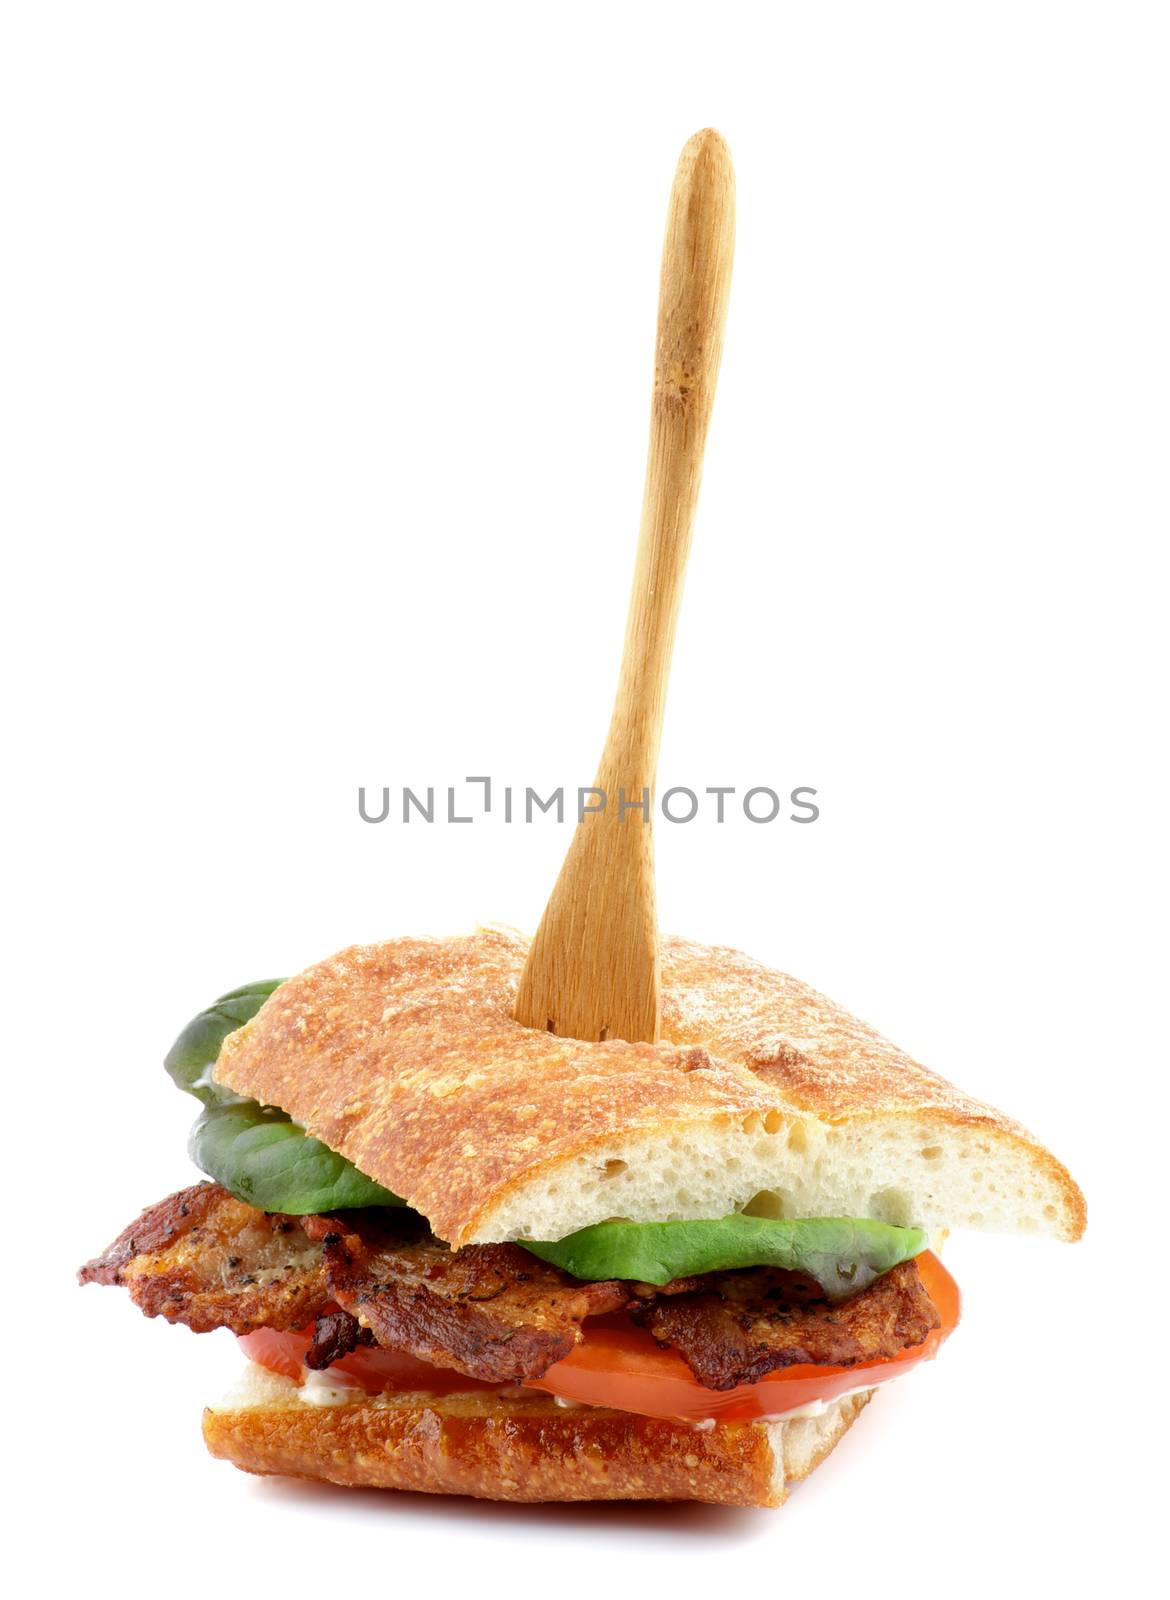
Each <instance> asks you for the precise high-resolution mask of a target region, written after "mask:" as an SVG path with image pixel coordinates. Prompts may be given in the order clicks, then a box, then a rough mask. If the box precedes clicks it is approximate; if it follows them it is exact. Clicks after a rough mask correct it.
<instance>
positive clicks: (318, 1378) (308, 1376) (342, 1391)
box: [297, 1368, 365, 1406]
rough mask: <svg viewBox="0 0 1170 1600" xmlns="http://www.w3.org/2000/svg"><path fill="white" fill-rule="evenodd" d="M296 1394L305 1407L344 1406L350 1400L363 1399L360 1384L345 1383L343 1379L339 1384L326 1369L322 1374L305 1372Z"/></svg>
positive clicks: (363, 1393) (335, 1376) (336, 1377)
mask: <svg viewBox="0 0 1170 1600" xmlns="http://www.w3.org/2000/svg"><path fill="white" fill-rule="evenodd" d="M297 1392H298V1394H299V1395H300V1398H301V1399H302V1400H303V1401H304V1403H305V1405H307V1406H344V1405H348V1404H349V1402H350V1401H351V1400H360V1399H364V1398H365V1391H364V1390H363V1389H362V1388H361V1386H360V1384H356V1383H347V1382H345V1380H344V1379H342V1380H341V1381H340V1382H339V1381H338V1376H337V1374H334V1375H333V1376H332V1377H331V1376H330V1374H329V1370H328V1368H326V1370H325V1371H324V1372H306V1373H305V1381H304V1382H303V1383H302V1384H301V1387H300V1389H299V1390H298V1391H297Z"/></svg>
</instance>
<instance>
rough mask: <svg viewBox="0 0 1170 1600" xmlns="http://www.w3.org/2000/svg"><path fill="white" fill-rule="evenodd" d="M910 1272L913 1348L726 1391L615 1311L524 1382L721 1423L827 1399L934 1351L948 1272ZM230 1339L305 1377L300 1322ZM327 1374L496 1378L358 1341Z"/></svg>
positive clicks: (950, 1315)
mask: <svg viewBox="0 0 1170 1600" xmlns="http://www.w3.org/2000/svg"><path fill="white" fill-rule="evenodd" d="M918 1270H919V1272H920V1273H921V1275H922V1281H923V1283H924V1284H925V1285H926V1289H927V1292H928V1294H929V1295H930V1298H931V1299H932V1300H933V1301H934V1303H935V1305H936V1306H937V1307H938V1311H939V1315H940V1316H941V1318H942V1326H941V1327H938V1328H936V1329H935V1330H934V1331H933V1332H932V1333H930V1334H929V1335H928V1336H927V1337H926V1339H925V1340H924V1341H923V1342H922V1343H921V1344H919V1345H914V1346H913V1347H911V1348H910V1349H908V1350H903V1351H901V1352H900V1354H898V1355H897V1356H894V1357H893V1358H892V1359H891V1360H888V1361H866V1362H862V1363H859V1364H858V1365H857V1366H853V1367H815V1366H799V1367H786V1368H785V1369H784V1370H783V1371H780V1372H776V1373H772V1374H771V1375H770V1376H768V1377H766V1378H761V1380H760V1381H759V1383H746V1384H740V1385H739V1386H738V1387H737V1388H734V1389H725V1390H716V1389H705V1388H704V1387H703V1385H702V1384H701V1383H698V1382H697V1381H696V1379H695V1376H694V1374H693V1373H692V1371H691V1369H690V1367H688V1366H687V1364H686V1362H685V1361H684V1360H683V1358H682V1357H681V1356H680V1355H679V1354H678V1353H677V1352H676V1351H674V1350H664V1349H662V1348H661V1347H660V1346H659V1345H657V1344H656V1343H655V1342H654V1340H653V1339H652V1338H651V1337H650V1335H649V1334H648V1333H646V1332H645V1331H644V1330H643V1329H641V1328H635V1327H634V1326H633V1324H632V1323H630V1322H628V1321H627V1320H626V1319H625V1318H624V1317H623V1316H622V1315H621V1314H620V1313H619V1314H618V1315H617V1316H614V1317H607V1318H604V1319H601V1318H599V1319H598V1320H597V1321H596V1322H590V1323H586V1325H585V1330H584V1332H585V1337H584V1338H583V1339H582V1341H581V1343H580V1344H579V1345H577V1347H576V1348H575V1349H574V1350H573V1351H571V1352H570V1354H569V1355H567V1356H566V1357H565V1358H564V1360H563V1361H558V1362H556V1363H555V1364H554V1365H553V1366H551V1367H550V1368H549V1369H548V1371H547V1372H546V1373H545V1374H544V1376H543V1377H542V1378H533V1379H531V1380H530V1382H529V1383H528V1384H527V1385H526V1387H527V1388H530V1389H543V1390H544V1391H545V1392H546V1393H548V1394H553V1395H560V1396H561V1397H562V1399H565V1400H575V1401H577V1402H578V1403H580V1404H582V1405H590V1406H609V1407H611V1408H612V1409H613V1410H615V1411H633V1412H636V1413H637V1414H639V1415H640V1416H645V1417H671V1418H679V1417H681V1418H683V1419H684V1420H687V1421H693V1422H700V1421H706V1420H707V1419H708V1418H710V1417H716V1418H718V1419H719V1420H720V1421H723V1422H734V1421H738V1420H745V1419H746V1420H751V1419H753V1418H758V1417H776V1416H782V1415H783V1414H784V1413H785V1412H786V1411H792V1410H795V1409H796V1408H798V1407H800V1406H805V1405H809V1404H810V1403H811V1402H813V1401H817V1400H832V1399H834V1398H835V1397H836V1396H837V1395H841V1394H844V1393H846V1391H848V1390H850V1389H869V1388H872V1387H874V1386H876V1385H877V1384H879V1383H887V1382H888V1381H889V1380H890V1379H891V1378H896V1377H899V1376H900V1375H901V1374H902V1373H903V1372H908V1371H909V1369H910V1368H911V1367H914V1366H917V1364H918V1363H919V1362H920V1361H926V1360H928V1359H929V1358H930V1357H931V1356H933V1355H935V1354H936V1352H937V1350H938V1347H939V1345H940V1344H941V1343H942V1342H943V1340H944V1339H945V1338H947V1336H948V1335H949V1334H950V1333H952V1332H953V1331H954V1328H955V1326H956V1324H957V1323H958V1320H959V1311H960V1300H959V1288H958V1285H957V1284H956V1283H955V1280H954V1279H953V1278H952V1277H951V1275H950V1273H949V1272H948V1271H947V1270H946V1268H945V1267H944V1266H943V1264H942V1262H941V1261H939V1259H938V1257H937V1256H934V1255H932V1254H931V1253H930V1252H929V1251H927V1252H926V1253H925V1254H923V1255H920V1256H919V1257H918ZM239 1342H240V1345H241V1346H242V1348H243V1349H244V1351H245V1352H246V1353H247V1355H248V1356H249V1357H250V1358H251V1359H252V1360H253V1361H257V1362H259V1363H260V1365H261V1366H264V1367H268V1368H269V1369H270V1370H271V1371H273V1372H279V1373H281V1374H282V1375H283V1376H284V1377H286V1378H292V1379H293V1381H294V1382H297V1383H299V1382H301V1380H302V1379H303V1378H304V1375H305V1365H304V1360H305V1352H306V1351H307V1350H308V1348H309V1343H310V1334H309V1332H308V1331H306V1330H303V1329H297V1330H296V1331H294V1332H288V1333H276V1332H274V1331H273V1330H272V1329H271V1328H258V1329H257V1330H256V1332H255V1333H245V1334H242V1335H240V1339H239ZM327 1371H328V1373H329V1374H330V1376H331V1377H333V1379H334V1381H336V1382H339V1383H340V1384H344V1383H347V1382H348V1383H352V1384H354V1385H355V1387H356V1388H358V1389H359V1390H362V1391H364V1392H365V1393H367V1394H381V1393H383V1392H384V1391H385V1390H395V1391H399V1392H403V1391H420V1390H421V1391H424V1392H428V1393H430V1394H452V1393H463V1392H466V1391H467V1390H469V1389H499V1388H500V1385H499V1384H492V1383H482V1382H480V1381H479V1380H478V1379H476V1378H466V1377H464V1376H463V1374H462V1373H460V1372H453V1371H452V1370H451V1369H450V1368H447V1367H434V1366H431V1364H430V1363H429V1362H427V1361H418V1360H416V1359H415V1357H414V1356H410V1355H407V1354H405V1352H403V1351H400V1350H383V1349H382V1348H381V1347H380V1346H378V1345H360V1346H359V1347H358V1348H357V1349H356V1350H354V1351H351V1352H350V1354H349V1355H347V1356H343V1357H342V1358H341V1360H340V1361H335V1362H334V1363H333V1365H332V1366H331V1367H329V1368H328V1369H327Z"/></svg>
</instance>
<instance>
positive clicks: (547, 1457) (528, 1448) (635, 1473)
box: [203, 1384, 872, 1506]
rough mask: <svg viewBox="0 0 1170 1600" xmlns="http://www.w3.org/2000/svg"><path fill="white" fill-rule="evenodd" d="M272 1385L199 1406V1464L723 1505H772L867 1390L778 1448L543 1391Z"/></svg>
mask: <svg viewBox="0 0 1170 1600" xmlns="http://www.w3.org/2000/svg"><path fill="white" fill-rule="evenodd" d="M272 1388H273V1390H274V1391H275V1392H274V1393H273V1394H272V1395H270V1396H269V1397H267V1398H266V1399H265V1400H264V1402H263V1403H262V1404H253V1405H243V1406H235V1407H233V1406H230V1405H226V1406H223V1407H216V1408H212V1409H208V1410H207V1411H205V1412H204V1414H203V1436H204V1439H205V1440H206V1442H207V1448H208V1449H209V1450H210V1451H211V1454H212V1455H213V1456H217V1457H219V1458H220V1459H221V1460H225V1461H231V1462H233V1463H234V1465H236V1466H237V1467H241V1468H242V1469H243V1470H244V1471H245V1472H255V1473H260V1474H281V1475H284V1476H289V1477H298V1478H312V1479H317V1480H320V1481H324V1482H327V1483H337V1484H343V1485H345V1486H346V1487H349V1488H367V1489H408V1490H415V1491H418V1492H421V1493H424V1494H461V1495H470V1496H472V1497H474V1498H476V1499H480V1500H511V1501H525V1502H541V1501H568V1500H696V1501H703V1502H706V1503H707V1504H709V1505H723V1506H776V1505H780V1504H781V1503H782V1502H783V1500H784V1499H785V1495H786V1488H787V1485H788V1484H789V1483H791V1482H792V1481H794V1480H795V1479H797V1478H801V1477H804V1476H806V1474H807V1473H809V1472H811V1471H812V1469H813V1468H814V1467H815V1466H817V1465H818V1463H819V1462H820V1461H821V1460H823V1459H824V1457H825V1456H826V1455H828V1453H829V1451H830V1450H831V1449H832V1448H833V1446H834V1445H835V1444H836V1443H837V1441H838V1439H839V1438H841V1436H842V1435H843V1434H844V1433H845V1432H846V1431H847V1430H848V1428H849V1427H850V1425H851V1424H852V1422H853V1420H854V1418H855V1417H856V1416H857V1415H858V1413H859V1412H860V1411H861V1409H862V1408H863V1406H864V1405H865V1404H866V1402H867V1401H868V1399H869V1397H870V1393H872V1391H868V1392H866V1393H862V1394H857V1395H851V1396H848V1397H846V1398H845V1399H844V1400H842V1401H840V1402H838V1407H837V1409H836V1410H835V1411H834V1412H832V1413H829V1414H827V1415H826V1416H825V1418H823V1419H818V1421H820V1422H821V1423H822V1424H823V1425H822V1426H821V1427H820V1428H819V1429H818V1432H817V1436H816V1438H815V1440H814V1445H813V1448H812V1449H807V1448H801V1449H799V1450H793V1451H792V1452H787V1451H785V1450H784V1436H783V1432H782V1430H780V1429H778V1428H776V1427H775V1426H773V1425H768V1424H762V1423H750V1422H737V1423H716V1424H715V1426H714V1427H711V1428H701V1427H695V1426H693V1425H692V1424H690V1423H686V1422H668V1421H663V1420H661V1419H657V1418H652V1417H638V1416H633V1415H631V1414H630V1413H628V1412H621V1411H606V1410H602V1409H600V1408H595V1407H591V1406H584V1407H580V1408H570V1409H564V1408H562V1407H560V1406H558V1405H557V1404H556V1403H555V1401H554V1400H553V1399H552V1397H551V1396H549V1395H538V1394H521V1395H519V1396H516V1397H507V1398H505V1397H503V1396H496V1395H492V1394H482V1393H481V1394H463V1395H461V1394H455V1395H443V1396H434V1395H419V1394H406V1395H396V1396H393V1397H382V1398H381V1399H379V1400H378V1401H377V1402H376V1403H374V1402H368V1403H356V1404H355V1403H351V1404H344V1405H339V1406H323V1407H314V1406H307V1405H304V1404H303V1403H302V1402H301V1401H300V1400H299V1399H298V1398H297V1392H296V1389H295V1388H294V1386H293V1385H292V1384H287V1385H285V1386H283V1388H277V1386H276V1385H273V1386H272ZM777 1451H780V1453H781V1460H780V1461H779V1462H778V1461H777V1455H776V1452H777ZM785 1457H787V1460H786V1459H785Z"/></svg>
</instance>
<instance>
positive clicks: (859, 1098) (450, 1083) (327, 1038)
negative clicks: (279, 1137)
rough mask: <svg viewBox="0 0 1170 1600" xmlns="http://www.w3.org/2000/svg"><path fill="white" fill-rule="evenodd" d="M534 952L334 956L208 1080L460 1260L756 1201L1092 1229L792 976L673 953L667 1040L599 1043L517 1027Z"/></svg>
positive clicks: (1071, 1232) (1045, 1161)
mask: <svg viewBox="0 0 1170 1600" xmlns="http://www.w3.org/2000/svg"><path fill="white" fill-rule="evenodd" d="M526 948H527V947H526V943H525V941H524V940H523V939H522V938H521V937H520V936H519V935H518V934H513V933H510V932H505V931H501V930H482V931H480V932H478V933H476V934H474V935H471V936H470V937H467V938H458V939H398V940H392V941H390V942H389V943H387V944H376V945H362V946H356V947H354V948H353V949H350V950H344V951H342V952H341V954H340V955H336V956H334V957H332V958H331V959H330V960H328V961H323V962H321V963H320V964H319V965H317V966H314V967H310V968H309V969H308V970H307V971H306V972H303V973H301V975H300V976H299V977H297V978H293V979H291V980H290V981H289V982H288V983H286V984H284V985H282V986H281V988H279V989H277V990H276V992H275V993H274V994H273V995H272V997H271V998H270V999H269V1000H268V1001H267V1002H266V1003H265V1004H264V1006H263V1007H262V1008H261V1009H260V1011H259V1012H258V1013H257V1014H256V1016H255V1017H254V1018H253V1019H252V1020H251V1022H249V1023H247V1024H246V1025H245V1026H244V1027H242V1028H240V1029H239V1030H238V1031H237V1032H235V1033H233V1034H231V1035H229V1037H228V1038H227V1040H226V1041H225V1043H224V1046H223V1049H222V1051H221V1054H220V1058H219V1061H218V1063H217V1066H216V1069H215V1076H216V1079H217V1080H218V1081H219V1082H220V1083H223V1084H226V1085H227V1086H228V1087H230V1088H231V1089H233V1090H235V1091H237V1092H238V1093H240V1094H246V1095H250V1096H252V1097H254V1098H255V1099H258V1100H260V1101H263V1102H264V1103H265V1104H268V1105H276V1106H280V1107H282V1108H283V1110H285V1111H287V1112H288V1113H289V1114H290V1115H291V1116H292V1117H294V1118H295V1119H296V1120H297V1121H298V1122H300V1123H302V1124H303V1125H304V1126H305V1127H306V1128H308V1130H309V1131H310V1132H311V1133H313V1134H315V1135H317V1136H318V1137H319V1138H321V1139H323V1140H324V1141H325V1143H326V1144H328V1145H330V1146H331V1147H332V1148H333V1149H335V1150H339V1151H341V1153H342V1154H343V1155H345V1156H347V1157H348V1158H349V1160H351V1161H352V1162H353V1163H354V1164H355V1166H357V1167H359V1168H360V1169H361V1171H363V1172H365V1173H368V1175H369V1176H370V1177H371V1178H375V1179H377V1181H378V1182H379V1183H382V1184H384V1185H385V1186H386V1187H387V1188H389V1189H391V1190H393V1191H394V1192H395V1193H396V1194H399V1195H401V1196H402V1197H403V1198H404V1199H405V1200H407V1201H408V1202H409V1203H410V1204H411V1205H412V1206H414V1207H415V1208H416V1209H417V1210H419V1211H421V1212H422V1213H423V1214H424V1215H425V1216H426V1217H427V1218H429V1220H430V1223H431V1226H432V1227H433V1228H434V1230H435V1232H436V1233H437V1234H438V1235H439V1236H440V1237H441V1238H444V1239H446V1240H448V1241H449V1242H450V1243H451V1244H452V1245H455V1246H459V1245H463V1244H469V1243H479V1242H487V1241H492V1240H502V1239H558V1238H562V1237H563V1236H564V1235H566V1234H568V1233H573V1232H575V1231H576V1230H577V1229H578V1228H583V1227H586V1226H588V1225H589V1224H590V1223H594V1222H600V1221H603V1220H605V1219H606V1218H610V1217H625V1218H628V1219H630V1220H632V1221H636V1222H654V1221H664V1220H668V1219H670V1218H676V1217H681V1218H692V1217H721V1216H726V1215H728V1214H729V1213H730V1212H732V1211H736V1210H741V1209H744V1208H745V1207H747V1208H750V1209H753V1210H755V1211H760V1212H764V1213H766V1214H771V1215H777V1216H786V1217H801V1216H849V1217H876V1218H878V1219H880V1220H883V1221H887V1222H894V1223H901V1224H920V1225H922V1226H924V1227H927V1228H938V1227H974V1228H989V1229H997V1230H1002V1231H1013V1232H1031V1233H1048V1234H1052V1235H1055V1236H1056V1237H1057V1238H1062V1239H1076V1238H1078V1237H1079V1236H1080V1234H1081V1232H1082V1231H1083V1229H1084V1220H1085V1208H1084V1200H1083V1199H1082V1197H1081V1193H1080V1190H1079V1189H1078V1188H1077V1186H1076V1184H1075V1183H1074V1182H1073V1180H1072V1178H1071V1177H1070V1176H1069V1174H1068V1173H1067V1172H1066V1171H1065V1169H1064V1167H1062V1166H1061V1164H1060V1163H1059V1162H1058V1161H1057V1160H1056V1158H1055V1157H1054V1156H1053V1155H1051V1154H1050V1153H1049V1152H1048V1151H1047V1150H1046V1149H1045V1148H1044V1146H1043V1145H1041V1144H1040V1143H1038V1141H1037V1140H1036V1139H1034V1138H1033V1137H1032V1136H1031V1135H1030V1134H1029V1133H1027V1132H1026V1131H1025V1130H1024V1129H1023V1128H1021V1127H1020V1126H1019V1124H1018V1123H1015V1122H1013V1121H1011V1120H1010V1118H1008V1117H1005V1116H1004V1115H1003V1114H1002V1113H1001V1112H999V1111H996V1110H994V1109H993V1108H992V1107H990V1106H987V1105H983V1104H982V1103H981V1102H980V1101H978V1100H974V1099H972V1098H970V1097H969V1096H968V1095H965V1094H963V1093H962V1092H961V1091H960V1090H958V1089H956V1088H954V1087H953V1086H952V1085H951V1084H949V1083H947V1082H946V1080H945V1079H943V1078H940V1077H938V1076H937V1075H936V1074H935V1073H933V1072H930V1071H928V1070H927V1069H926V1068H925V1067H922V1066H920V1065H919V1064H918V1063H917V1062H916V1061H913V1060H912V1059H911V1058H910V1057H909V1056H907V1055H905V1054H904V1053H903V1052H902V1051H901V1050H899V1049H898V1048H897V1047H896V1046H895V1045H892V1044H890V1043H889V1042H888V1041H887V1040H885V1039H883V1038H882V1037H881V1036H880V1035H879V1034H877V1033H875V1032H874V1030H873V1029H872V1028H869V1027H868V1026H867V1025H866V1024H865V1023H863V1022H859V1021H858V1020H857V1018H856V1017H853V1016H850V1014H849V1013H848V1012H847V1011H844V1010H842V1008H841V1007H840V1006H837V1005H835V1004H834V1003H833V1002H832V1001H831V1000H826V999H825V997H824V996H823V995H820V994H817V993H816V992H815V990H812V989H810V988H808V987H807V986H806V985H805V984H803V983H799V982H798V981H797V980H796V979H795V978H789V977H786V976H785V975H784V974H783V973H779V972H772V971H770V970H769V969H768V968H766V967H763V966H761V965H760V964H759V963H758V962H755V961H752V960H751V959H750V958H749V957H747V956H744V955H740V954H739V953H738V952H736V951H734V950H725V949H712V948H709V947H708V946H705V945H696V944H688V943H686V942H684V941H682V940H678V939H666V940H664V941H663V946H662V985H663V996H662V998H663V1005H662V1015H663V1034H664V1040H665V1041H669V1042H663V1043H661V1044H657V1045H651V1044H628V1043H626V1042H625V1041H623V1040H618V1039H615V1040H609V1041H607V1042H605V1043H602V1044H588V1043H583V1042H582V1041H580V1040H576V1039H561V1038H557V1037H554V1036H553V1035H552V1034H549V1033H546V1032H542V1031H540V1030H538V1029H532V1028H524V1027H521V1026H520V1024H519V1023H517V1022H516V1021H515V1020H514V1019H513V1016H512V1007H513V1003H514V999H515V992H516V984H517V980H518V978H519V975H520V970H521V968H522V967H523V965H524V957H525V952H526Z"/></svg>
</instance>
